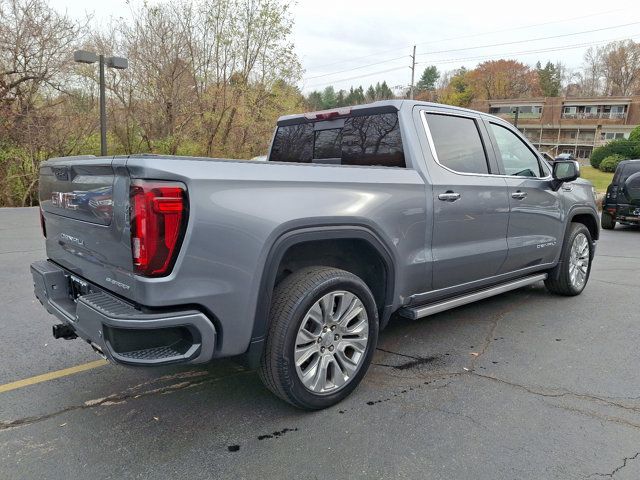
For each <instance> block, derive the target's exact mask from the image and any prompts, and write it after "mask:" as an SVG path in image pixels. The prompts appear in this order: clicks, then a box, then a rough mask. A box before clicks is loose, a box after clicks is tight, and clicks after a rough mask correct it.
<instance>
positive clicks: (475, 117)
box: [420, 109, 553, 181]
mask: <svg viewBox="0 0 640 480" xmlns="http://www.w3.org/2000/svg"><path fill="white" fill-rule="evenodd" d="M429 113H433V114H436V115H448V116H450V117H461V118H468V119H469V120H473V121H478V120H481V118H482V117H481V116H480V115H465V114H463V113H458V112H447V111H442V110H435V109H422V110H420V117H421V118H422V127H423V128H424V131H425V134H426V135H427V142H428V143H429V150H430V151H431V155H432V156H433V159H434V160H435V161H436V163H437V164H438V165H439V166H440V167H442V168H444V169H445V170H447V171H449V172H451V173H455V174H456V175H463V176H467V177H491V178H521V179H527V180H540V181H549V180H552V179H553V175H548V176H546V177H518V176H516V175H502V174H498V173H469V172H458V171H457V170H453V169H452V168H449V167H447V166H446V165H443V164H442V163H440V159H439V158H438V152H436V147H435V143H434V141H433V136H432V135H431V129H430V128H429V124H428V122H427V114H429ZM478 134H480V132H479V131H478ZM525 145H526V144H525ZM532 153H533V152H532ZM485 155H486V152H485ZM534 155H536V154H535V153H534ZM536 158H538V159H539V156H538V155H536ZM487 160H488V159H487Z"/></svg>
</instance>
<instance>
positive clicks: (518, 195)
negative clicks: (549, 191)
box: [511, 191, 527, 200]
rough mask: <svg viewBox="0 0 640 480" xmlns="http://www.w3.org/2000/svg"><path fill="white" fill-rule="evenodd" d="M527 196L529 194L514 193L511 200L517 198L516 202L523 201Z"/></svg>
mask: <svg viewBox="0 0 640 480" xmlns="http://www.w3.org/2000/svg"><path fill="white" fill-rule="evenodd" d="M526 196H527V192H520V191H518V192H513V193H512V194H511V198H515V199H516V200H523V199H524V198H525V197H526Z"/></svg>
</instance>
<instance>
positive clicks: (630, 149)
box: [589, 138, 640, 168]
mask: <svg viewBox="0 0 640 480" xmlns="http://www.w3.org/2000/svg"><path fill="white" fill-rule="evenodd" d="M615 154H617V155H622V156H623V157H625V158H640V144H639V143H638V142H634V141H633V140H627V139H623V138H621V139H618V140H613V141H611V142H609V143H607V144H606V145H603V146H601V147H598V148H594V149H593V153H591V157H590V159H589V161H590V162H591V166H592V167H593V168H600V163H601V162H602V161H603V160H604V159H605V158H607V157H609V156H611V155H615Z"/></svg>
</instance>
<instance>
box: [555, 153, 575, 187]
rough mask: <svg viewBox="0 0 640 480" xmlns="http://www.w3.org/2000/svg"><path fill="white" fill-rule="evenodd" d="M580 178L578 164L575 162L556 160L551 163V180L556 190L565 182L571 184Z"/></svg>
mask: <svg viewBox="0 0 640 480" xmlns="http://www.w3.org/2000/svg"><path fill="white" fill-rule="evenodd" d="M579 176H580V164H579V163H578V162H576V161H575V160H556V161H555V162H553V179H554V180H555V181H556V183H557V185H558V188H559V187H560V185H561V184H563V183H565V182H573V181H574V180H575V179H576V178H578V177H579Z"/></svg>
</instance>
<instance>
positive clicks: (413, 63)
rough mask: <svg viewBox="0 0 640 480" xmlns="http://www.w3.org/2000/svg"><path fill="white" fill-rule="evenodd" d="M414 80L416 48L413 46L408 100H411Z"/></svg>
mask: <svg viewBox="0 0 640 480" xmlns="http://www.w3.org/2000/svg"><path fill="white" fill-rule="evenodd" d="M415 78H416V46H415V45H414V46H413V55H411V87H410V88H409V98H410V99H411V100H413V82H414V80H415Z"/></svg>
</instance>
